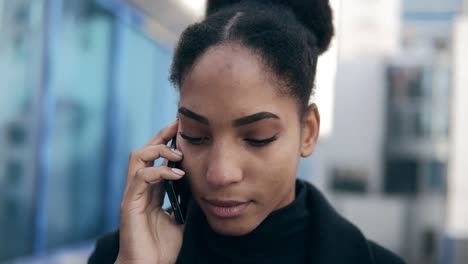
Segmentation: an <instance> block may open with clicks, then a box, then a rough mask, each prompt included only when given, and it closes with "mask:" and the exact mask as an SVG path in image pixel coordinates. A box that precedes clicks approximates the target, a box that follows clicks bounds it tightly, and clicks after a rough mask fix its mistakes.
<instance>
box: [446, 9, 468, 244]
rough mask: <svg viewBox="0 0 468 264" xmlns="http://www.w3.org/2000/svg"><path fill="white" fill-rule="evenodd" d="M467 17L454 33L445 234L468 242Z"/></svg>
mask: <svg viewBox="0 0 468 264" xmlns="http://www.w3.org/2000/svg"><path fill="white" fill-rule="evenodd" d="M467 47H468V16H464V17H460V18H458V19H457V21H456V23H455V30H454V56H453V59H454V60H453V63H454V75H453V76H454V79H453V81H454V85H453V93H452V104H451V105H452V113H453V116H452V125H451V153H450V161H449V168H448V170H449V171H448V222H447V230H448V233H449V234H450V235H451V236H453V237H456V238H463V239H468V206H467V201H468V104H467V100H468V89H467V88H468V49H467Z"/></svg>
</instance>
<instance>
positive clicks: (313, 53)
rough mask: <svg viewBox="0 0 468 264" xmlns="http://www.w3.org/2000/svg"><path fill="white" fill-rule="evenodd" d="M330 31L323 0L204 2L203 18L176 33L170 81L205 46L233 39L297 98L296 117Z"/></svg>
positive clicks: (303, 107)
mask: <svg viewBox="0 0 468 264" xmlns="http://www.w3.org/2000/svg"><path fill="white" fill-rule="evenodd" d="M333 34H334V30H333V24H332V11H331V8H330V5H329V2H328V0H211V1H210V0H208V3H207V12H206V18H205V19H204V20H203V21H201V22H199V23H195V24H193V25H191V26H189V27H188V28H187V29H186V30H185V31H184V32H183V33H182V35H181V38H180V40H179V43H178V45H177V48H176V50H175V54H174V58H173V64H172V68H171V74H170V80H171V82H172V83H173V84H174V85H175V86H176V87H177V88H178V89H180V86H181V83H182V81H183V79H184V77H185V75H186V73H187V71H189V70H190V69H191V68H192V66H193V65H194V64H195V62H196V60H197V59H198V58H199V57H201V55H202V54H203V53H204V52H206V51H207V50H208V49H209V48H210V47H213V46H216V45H220V44H226V43H239V44H241V45H242V46H245V47H247V48H249V49H250V50H252V51H253V52H254V53H256V54H258V55H259V56H260V58H261V59H262V61H263V63H265V65H266V66H267V67H269V69H271V70H272V72H273V73H275V74H276V77H277V80H279V81H281V84H283V85H282V87H284V88H285V89H284V91H282V92H284V93H286V94H288V95H290V96H293V97H294V98H296V99H297V100H298V104H299V111H300V113H301V116H302V114H303V113H304V112H305V111H306V109H307V107H308V104H309V98H310V96H311V94H312V93H313V90H314V81H315V73H316V68H317V58H318V56H319V55H320V54H321V53H322V52H324V51H325V50H326V49H327V48H328V46H329V44H330V40H331V38H332V36H333Z"/></svg>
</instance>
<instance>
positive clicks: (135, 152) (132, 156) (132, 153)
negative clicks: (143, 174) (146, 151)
mask: <svg viewBox="0 0 468 264" xmlns="http://www.w3.org/2000/svg"><path fill="white" fill-rule="evenodd" d="M128 156H129V157H128V158H129V159H130V160H132V159H135V157H137V151H136V150H133V151H131V152H130V154H129V155H128Z"/></svg>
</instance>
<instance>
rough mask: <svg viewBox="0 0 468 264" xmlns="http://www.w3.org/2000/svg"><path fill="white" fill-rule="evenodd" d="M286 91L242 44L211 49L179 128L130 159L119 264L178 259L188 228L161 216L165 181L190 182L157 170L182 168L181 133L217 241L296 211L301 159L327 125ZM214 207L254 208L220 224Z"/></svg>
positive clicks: (191, 78)
mask: <svg viewBox="0 0 468 264" xmlns="http://www.w3.org/2000/svg"><path fill="white" fill-rule="evenodd" d="M281 85H282V83H281V82H280V81H278V80H277V79H276V77H275V75H274V74H272V73H271V71H269V70H268V69H267V68H266V67H265V66H264V65H263V63H262V60H261V59H260V58H259V57H258V56H257V55H256V54H255V53H253V52H252V51H251V50H249V49H247V48H245V47H243V46H241V45H239V44H235V43H230V44H222V45H218V46H214V47H211V48H210V49H209V50H207V51H206V52H205V54H203V55H202V56H201V57H200V58H199V59H198V60H197V61H196V63H195V65H194V66H193V67H192V69H191V70H190V71H189V72H188V73H187V74H186V76H185V78H184V80H183V81H182V84H181V93H180V104H179V119H178V121H176V122H174V123H172V124H171V125H169V126H168V127H166V128H165V129H163V130H162V131H161V132H159V133H158V135H157V136H155V138H153V139H152V140H151V141H150V142H149V143H148V144H147V145H145V146H144V147H143V148H142V149H140V150H137V151H135V152H133V153H132V155H131V157H130V161H129V169H128V178H127V187H126V191H125V194H124V198H123V200H122V207H121V226H120V251H119V256H118V259H117V262H116V263H132V264H135V263H138V264H140V263H141V264H144V263H174V262H175V260H176V259H177V256H178V254H179V251H180V248H181V244H182V232H183V226H181V225H177V224H175V221H174V219H173V218H172V217H171V216H169V215H168V214H167V213H165V212H164V210H163V209H161V206H162V201H163V196H164V190H163V185H162V180H163V179H179V178H180V177H183V176H181V175H180V174H177V173H176V172H174V171H171V170H170V169H169V168H167V167H165V166H160V167H152V166H151V167H148V166H150V165H152V164H153V161H154V160H155V159H157V158H164V159H169V160H172V161H180V160H182V156H181V155H178V154H177V153H176V152H174V151H172V150H171V149H170V148H168V147H167V146H166V144H167V142H168V141H169V140H170V139H171V138H172V137H173V136H174V135H176V134H177V143H178V146H177V147H178V149H179V150H180V151H181V152H182V153H183V155H184V158H183V160H182V162H181V165H182V168H183V170H184V171H185V172H186V175H187V176H186V177H187V180H188V182H189V184H190V187H191V190H192V194H193V197H194V199H195V201H196V202H197V203H198V205H199V206H200V208H201V209H202V211H203V212H204V214H205V216H206V218H207V220H208V223H209V224H210V226H211V227H212V228H213V229H214V230H215V231H216V232H218V233H220V234H224V235H233V236H239V235H245V234H247V233H249V232H251V231H253V230H254V229H255V228H256V227H257V226H258V225H259V224H260V223H261V222H262V221H263V220H264V219H265V218H266V217H267V216H268V215H269V214H270V213H271V212H273V211H275V210H278V209H280V208H282V207H285V206H287V205H288V204H290V203H292V202H293V200H294V197H295V179H296V173H297V169H298V164H299V159H300V157H307V156H309V155H311V154H312V153H313V151H314V148H315V145H316V143H317V140H318V134H319V127H320V116H319V113H318V109H317V107H316V106H315V105H314V104H312V105H310V106H309V108H308V110H307V111H306V113H305V114H304V116H303V118H302V120H301V119H300V117H299V116H300V115H299V111H298V103H297V100H296V99H295V98H293V97H291V96H288V95H286V94H284V93H283V92H282V91H284V90H285V88H284V87H282V86H281ZM179 173H181V172H179ZM181 174H183V173H181ZM210 200H229V201H232V200H234V201H241V202H244V203H246V204H247V206H246V207H245V209H244V210H242V214H241V215H240V216H236V217H220V216H218V215H216V214H214V213H213V211H212V206H211V205H210V202H209V201H210ZM156 260H157V261H156Z"/></svg>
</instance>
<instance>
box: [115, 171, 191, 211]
mask: <svg viewBox="0 0 468 264" xmlns="http://www.w3.org/2000/svg"><path fill="white" fill-rule="evenodd" d="M184 174H185V172H184V171H182V170H180V169H175V168H174V169H171V168H169V167H164V166H159V167H145V168H140V169H139V170H138V171H137V172H136V173H135V176H134V177H133V179H132V181H130V182H129V183H128V185H127V189H126V191H125V194H124V200H123V204H125V203H132V202H134V201H137V200H139V199H141V198H142V197H148V195H146V194H147V192H148V189H149V187H150V186H151V185H153V184H157V183H160V182H161V181H162V180H179V179H181V178H182V177H183V176H184ZM160 191H161V192H162V191H163V190H162V189H161V190H160ZM156 195H157V194H156ZM160 203H162V201H160Z"/></svg>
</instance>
